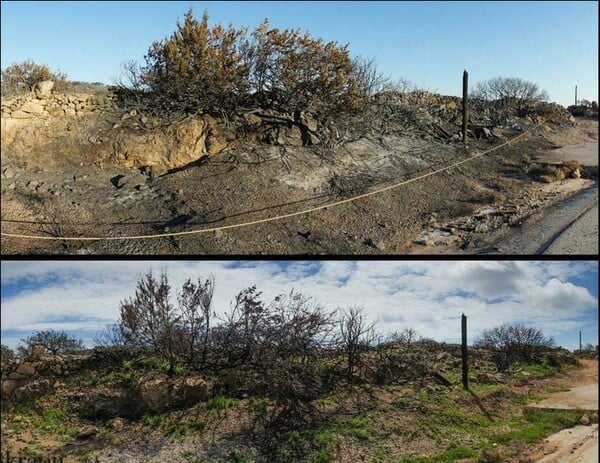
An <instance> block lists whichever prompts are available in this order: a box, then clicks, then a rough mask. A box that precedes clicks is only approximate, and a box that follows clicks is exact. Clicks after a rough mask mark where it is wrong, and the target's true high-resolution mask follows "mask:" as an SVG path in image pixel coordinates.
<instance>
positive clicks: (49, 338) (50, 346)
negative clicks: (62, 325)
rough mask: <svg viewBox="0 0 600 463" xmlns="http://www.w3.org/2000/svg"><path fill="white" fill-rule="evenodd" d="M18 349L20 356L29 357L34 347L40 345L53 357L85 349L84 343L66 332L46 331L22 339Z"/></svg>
mask: <svg viewBox="0 0 600 463" xmlns="http://www.w3.org/2000/svg"><path fill="white" fill-rule="evenodd" d="M21 343H22V344H21V345H19V346H18V347H17V350H18V352H19V354H20V355H22V356H28V355H31V353H32V352H33V346H35V345H40V346H42V347H44V349H45V350H46V351H47V352H49V353H50V354H52V355H58V354H64V353H68V352H72V351H76V350H81V349H85V346H84V344H83V342H82V341H81V340H79V339H77V338H75V337H73V336H69V335H68V334H67V333H66V332H65V331H56V330H52V329H50V330H45V331H36V332H35V333H33V334H32V335H31V336H29V337H27V338H25V339H22V340H21Z"/></svg>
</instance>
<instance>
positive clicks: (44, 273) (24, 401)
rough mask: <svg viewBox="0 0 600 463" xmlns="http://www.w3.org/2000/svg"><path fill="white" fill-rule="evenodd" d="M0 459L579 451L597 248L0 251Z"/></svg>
mask: <svg viewBox="0 0 600 463" xmlns="http://www.w3.org/2000/svg"><path fill="white" fill-rule="evenodd" d="M1 270H2V277H1V278H2V280H1V281H2V308H1V340H2V353H1V367H2V369H1V380H2V401H1V407H2V410H1V412H2V414H1V448H2V450H1V459H0V461H1V462H2V463H7V462H30V461H31V462H34V461H35V462H64V463H71V462H88V463H94V462H98V463H136V462H139V463H146V462H152V463H163V462H181V463H186V462H187V463H201V462H202V463H212V462H248V463H250V462H309V463H329V462H373V463H382V462H393V463H409V462H410V463H421V462H462V463H468V462H471V463H479V462H523V463H525V462H528V463H542V462H543V463H551V462H556V463H559V462H592V461H597V456H598V263H597V262H596V261H581V260H579V261H522V260H521V261H498V260H496V261H494V260H490V261H482V260H476V261H432V260H428V261H376V260H374V261H364V260H357V261H351V260H345V261H340V260H336V261H334V260H302V261H300V260H286V261H281V260H273V261H269V260H236V261H233V260H231V261H224V260H215V261H193V260H190V261H182V260H172V261H171V260H155V261H150V260H149V261H132V260H130V261H73V262H69V261H49V260H45V261H42V260H40V261H10V260H5V261H3V262H2V269H1Z"/></svg>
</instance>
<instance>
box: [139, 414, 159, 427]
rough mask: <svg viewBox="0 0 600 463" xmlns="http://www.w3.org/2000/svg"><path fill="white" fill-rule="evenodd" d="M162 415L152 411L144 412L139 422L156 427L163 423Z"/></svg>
mask: <svg viewBox="0 0 600 463" xmlns="http://www.w3.org/2000/svg"><path fill="white" fill-rule="evenodd" d="M163 420H164V417H163V416H162V415H157V414H153V413H144V415H143V416H142V419H141V423H142V424H143V425H144V426H150V427H151V428H157V427H159V426H160V425H161V424H162V423H163Z"/></svg>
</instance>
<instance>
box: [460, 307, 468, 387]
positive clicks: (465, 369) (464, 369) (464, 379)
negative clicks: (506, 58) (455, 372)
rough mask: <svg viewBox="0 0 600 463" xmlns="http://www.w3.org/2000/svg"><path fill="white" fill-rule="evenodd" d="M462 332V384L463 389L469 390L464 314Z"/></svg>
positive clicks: (465, 318)
mask: <svg viewBox="0 0 600 463" xmlns="http://www.w3.org/2000/svg"><path fill="white" fill-rule="evenodd" d="M461 332H462V346H461V354H462V384H463V389H464V390H466V391H468V390H469V358H468V356H467V317H466V316H465V314H462V317H461Z"/></svg>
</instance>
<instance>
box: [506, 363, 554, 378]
mask: <svg viewBox="0 0 600 463" xmlns="http://www.w3.org/2000/svg"><path fill="white" fill-rule="evenodd" d="M525 373H529V375H527V374H525ZM558 373H560V370H559V369H558V368H556V367H553V366H550V365H548V364H542V365H522V366H519V367H516V368H515V369H514V370H513V376H514V377H515V378H516V379H531V378H532V377H534V378H548V377H550V376H556V375H557V374H558Z"/></svg>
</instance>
